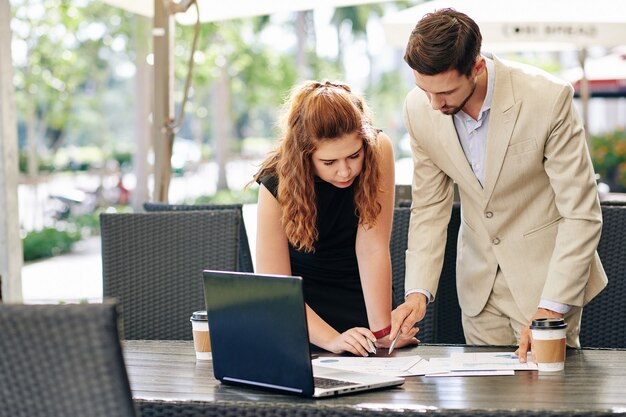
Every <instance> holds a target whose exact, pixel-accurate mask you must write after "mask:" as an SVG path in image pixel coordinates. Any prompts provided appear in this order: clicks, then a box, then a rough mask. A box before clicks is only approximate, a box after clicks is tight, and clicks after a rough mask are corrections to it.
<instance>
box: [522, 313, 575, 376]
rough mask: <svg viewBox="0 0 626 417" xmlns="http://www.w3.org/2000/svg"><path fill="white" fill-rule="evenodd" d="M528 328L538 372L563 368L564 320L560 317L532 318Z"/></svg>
mask: <svg viewBox="0 0 626 417" xmlns="http://www.w3.org/2000/svg"><path fill="white" fill-rule="evenodd" d="M530 330H531V331H532V336H533V343H532V353H533V355H534V357H535V360H536V362H537V369H538V370H539V371H540V372H557V371H562V370H563V369H564V368H565V334H566V330H567V324H566V323H565V321H564V320H563V319H562V318H545V319H537V320H533V321H532V324H531V325H530Z"/></svg>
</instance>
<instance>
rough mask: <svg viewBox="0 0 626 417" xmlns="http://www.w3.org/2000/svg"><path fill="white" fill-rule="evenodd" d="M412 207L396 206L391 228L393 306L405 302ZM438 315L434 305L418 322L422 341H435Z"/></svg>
mask: <svg viewBox="0 0 626 417" xmlns="http://www.w3.org/2000/svg"><path fill="white" fill-rule="evenodd" d="M410 217H411V209H410V208H408V207H396V208H395V209H394V212H393V226H392V229H391V242H390V243H389V251H390V253H391V277H392V288H393V307H394V308H396V307H397V306H398V305H400V304H402V303H403V302H404V291H405V289H404V276H405V271H406V250H407V238H408V234H409V220H410ZM435 323H436V317H435V314H434V308H433V306H432V305H430V306H428V307H427V309H426V315H425V316H424V318H423V319H422V321H420V322H419V323H418V327H419V328H420V331H419V333H418V334H417V338H418V339H420V341H421V342H422V343H435V342H436V340H435Z"/></svg>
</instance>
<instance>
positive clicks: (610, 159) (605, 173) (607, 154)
mask: <svg viewBox="0 0 626 417" xmlns="http://www.w3.org/2000/svg"><path fill="white" fill-rule="evenodd" d="M591 159H592V161H593V166H594V168H595V170H596V172H597V173H598V174H600V177H601V180H602V181H603V182H606V183H607V184H608V185H609V186H610V187H611V191H614V192H626V131H625V130H624V129H623V128H622V129H617V130H615V131H614V132H609V133H606V134H604V135H596V136H592V137H591Z"/></svg>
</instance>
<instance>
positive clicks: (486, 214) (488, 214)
mask: <svg viewBox="0 0 626 417" xmlns="http://www.w3.org/2000/svg"><path fill="white" fill-rule="evenodd" d="M485 217H486V218H488V219H490V218H492V217H493V212H491V211H487V212H485Z"/></svg>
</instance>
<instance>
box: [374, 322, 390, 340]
mask: <svg viewBox="0 0 626 417" xmlns="http://www.w3.org/2000/svg"><path fill="white" fill-rule="evenodd" d="M372 333H374V337H376V339H380V338H381V337H385V336H387V335H388V334H389V333H391V324H390V325H389V326H387V327H385V328H384V329H381V330H377V331H375V332H372Z"/></svg>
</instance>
